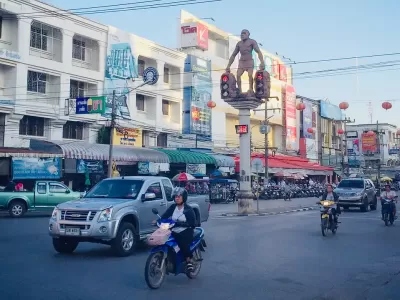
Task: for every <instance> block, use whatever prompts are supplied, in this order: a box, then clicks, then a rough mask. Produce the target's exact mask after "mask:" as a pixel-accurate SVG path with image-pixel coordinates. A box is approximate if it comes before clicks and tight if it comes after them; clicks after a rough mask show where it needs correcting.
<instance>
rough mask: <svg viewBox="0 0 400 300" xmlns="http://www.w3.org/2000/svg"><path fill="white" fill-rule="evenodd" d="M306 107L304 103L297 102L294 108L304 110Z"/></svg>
mask: <svg viewBox="0 0 400 300" xmlns="http://www.w3.org/2000/svg"><path fill="white" fill-rule="evenodd" d="M305 108H306V105H305V104H304V103H302V102H301V103H298V104H297V105H296V109H297V110H304V109H305Z"/></svg>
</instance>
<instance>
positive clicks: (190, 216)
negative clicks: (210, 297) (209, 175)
mask: <svg viewBox="0 0 400 300" xmlns="http://www.w3.org/2000/svg"><path fill="white" fill-rule="evenodd" d="M172 197H174V198H175V203H174V204H172V205H171V206H170V207H169V208H168V209H167V211H166V212H165V213H164V214H163V215H162V216H161V219H172V220H173V221H175V226H174V227H173V228H172V230H171V231H172V236H173V237H174V238H175V240H176V242H177V243H178V246H179V248H180V249H181V251H182V254H183V257H184V258H185V260H186V270H187V272H192V271H193V263H192V258H193V255H192V252H191V251H190V244H191V243H192V241H193V230H194V228H195V227H196V214H195V212H194V210H193V208H191V207H190V206H189V205H188V204H186V201H187V198H188V193H187V191H186V190H185V189H184V188H176V189H174V191H173V192H172Z"/></svg>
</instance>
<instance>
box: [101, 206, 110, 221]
mask: <svg viewBox="0 0 400 300" xmlns="http://www.w3.org/2000/svg"><path fill="white" fill-rule="evenodd" d="M111 214H112V207H109V208H106V209H104V210H103V211H101V213H100V216H99V219H98V220H97V222H107V221H110V220H111Z"/></svg>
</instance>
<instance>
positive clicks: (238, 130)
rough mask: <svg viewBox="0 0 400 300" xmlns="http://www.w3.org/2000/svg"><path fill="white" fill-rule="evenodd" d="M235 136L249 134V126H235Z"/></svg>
mask: <svg viewBox="0 0 400 300" xmlns="http://www.w3.org/2000/svg"><path fill="white" fill-rule="evenodd" d="M235 129H236V134H246V133H249V126H247V125H235Z"/></svg>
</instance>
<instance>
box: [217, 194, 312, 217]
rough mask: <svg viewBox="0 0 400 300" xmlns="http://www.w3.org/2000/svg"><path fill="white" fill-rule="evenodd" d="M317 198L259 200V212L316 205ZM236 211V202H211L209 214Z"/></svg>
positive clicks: (218, 214) (282, 210)
mask: <svg viewBox="0 0 400 300" xmlns="http://www.w3.org/2000/svg"><path fill="white" fill-rule="evenodd" d="M317 201H318V199H317V198H316V197H310V198H295V199H292V200H291V201H284V200H283V199H278V200H259V206H260V213H277V212H284V211H288V210H292V209H299V208H306V207H313V206H316V202H317ZM253 208H254V209H256V208H257V201H256V200H254V204H253ZM237 212H238V203H237V202H235V203H229V204H223V203H221V204H212V205H211V211H210V214H211V216H220V215H222V214H235V213H237Z"/></svg>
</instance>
